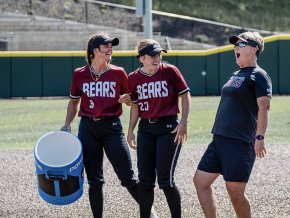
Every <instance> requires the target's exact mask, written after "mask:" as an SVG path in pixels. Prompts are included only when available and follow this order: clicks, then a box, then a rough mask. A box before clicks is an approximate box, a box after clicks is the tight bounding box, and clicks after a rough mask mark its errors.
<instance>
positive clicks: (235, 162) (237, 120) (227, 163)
mask: <svg viewBox="0 0 290 218" xmlns="http://www.w3.org/2000/svg"><path fill="white" fill-rule="evenodd" d="M229 42H230V43H231V44H233V45H234V46H235V49H234V53H235V58H236V63H237V64H238V65H239V67H240V69H239V70H238V71H236V72H234V73H233V75H232V76H231V78H230V79H229V80H228V81H227V82H226V84H225V85H224V86H223V88H222V91H221V100H220V104H219V108H218V111H217V114H216V118H215V122H214V125H213V129H212V134H213V140H212V142H211V143H210V144H209V146H208V148H207V150H206V151H205V153H204V155H203V157H202V159H201V161H200V163H199V165H198V169H197V171H196V173H195V176H194V184H195V187H196V190H197V194H198V198H199V201H200V204H201V206H202V209H203V211H204V213H205V216H206V217H216V216H217V214H216V202H215V197H214V194H213V193H212V189H211V185H212V183H213V182H214V181H215V180H216V178H217V177H218V176H219V175H220V174H222V175H223V178H224V180H225V184H226V188H227V191H228V194H229V196H230V199H231V202H232V205H233V207H234V210H235V212H236V215H237V217H251V208H250V204H249V201H248V199H247V196H246V195H245V189H246V185H247V182H248V180H249V177H250V174H251V171H252V168H253V165H254V162H255V158H256V156H257V157H260V158H263V157H264V156H265V154H266V149H265V141H264V138H265V133H266V129H267V124H268V112H269V109H270V100H271V97H272V83H271V79H270V77H269V75H268V74H267V73H266V72H265V70H263V69H262V68H260V67H259V66H258V65H257V57H258V56H259V55H260V54H261V52H262V51H263V49H264V40H263V38H262V37H261V36H260V34H259V33H257V32H245V33H242V34H240V35H238V36H232V37H230V39H229Z"/></svg>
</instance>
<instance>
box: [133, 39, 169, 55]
mask: <svg viewBox="0 0 290 218" xmlns="http://www.w3.org/2000/svg"><path fill="white" fill-rule="evenodd" d="M162 51H163V52H165V53H167V51H166V50H165V49H163V48H161V46H160V44H159V43H156V42H154V43H152V44H150V45H148V46H146V47H144V48H142V49H141V50H139V51H138V55H137V58H140V56H143V55H149V56H151V57H154V56H156V55H157V54H159V53H160V52H162Z"/></svg>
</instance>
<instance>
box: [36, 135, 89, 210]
mask: <svg viewBox="0 0 290 218" xmlns="http://www.w3.org/2000/svg"><path fill="white" fill-rule="evenodd" d="M34 158H35V167H36V174H37V182H38V192H39V195H40V196H41V197H42V198H43V199H44V200H45V201H46V202H48V203H50V204H55V205H65V204H70V203H73V202H75V201H76V200H78V199H79V198H80V197H81V196H82V194H83V183H84V174H83V156H82V146H81V142H80V140H79V139H78V138H77V137H76V136H75V135H73V134H71V133H68V132H64V131H56V132H49V133H47V134H45V135H43V136H42V137H40V138H39V139H38V141H37V143H36V144H35V146H34Z"/></svg>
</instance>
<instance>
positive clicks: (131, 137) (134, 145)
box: [127, 132, 137, 150]
mask: <svg viewBox="0 0 290 218" xmlns="http://www.w3.org/2000/svg"><path fill="white" fill-rule="evenodd" d="M127 142H128V144H129V146H130V147H131V148H133V149H134V150H136V149H137V143H136V140H135V134H134V133H133V132H128V135H127Z"/></svg>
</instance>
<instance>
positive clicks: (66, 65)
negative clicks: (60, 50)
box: [42, 57, 73, 96]
mask: <svg viewBox="0 0 290 218" xmlns="http://www.w3.org/2000/svg"><path fill="white" fill-rule="evenodd" d="M72 66H73V65H72V57H62V58H58V57H43V58H42V68H43V96H63V95H64V93H67V95H69V90H70V81H71V72H72V71H73V68H72Z"/></svg>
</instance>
